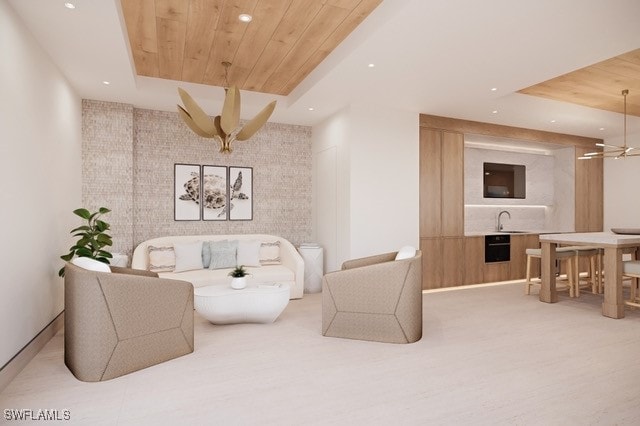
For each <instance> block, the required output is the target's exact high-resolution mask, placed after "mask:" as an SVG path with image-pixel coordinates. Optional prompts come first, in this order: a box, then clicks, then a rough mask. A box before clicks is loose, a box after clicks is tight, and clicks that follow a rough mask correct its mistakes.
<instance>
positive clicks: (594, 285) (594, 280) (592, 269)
mask: <svg viewBox="0 0 640 426" xmlns="http://www.w3.org/2000/svg"><path fill="white" fill-rule="evenodd" d="M596 257H598V255H593V256H589V276H590V278H591V293H593V294H596V293H597V292H598V277H596Z"/></svg>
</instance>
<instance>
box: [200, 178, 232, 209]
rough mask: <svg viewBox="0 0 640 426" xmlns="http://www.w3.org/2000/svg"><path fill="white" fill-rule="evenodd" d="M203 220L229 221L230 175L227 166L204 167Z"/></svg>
mask: <svg viewBox="0 0 640 426" xmlns="http://www.w3.org/2000/svg"><path fill="white" fill-rule="evenodd" d="M201 197H202V203H201V205H202V220H222V221H224V220H227V218H228V216H229V209H227V206H228V205H229V173H228V170H227V167H226V166H208V165H204V166H202V192H201Z"/></svg>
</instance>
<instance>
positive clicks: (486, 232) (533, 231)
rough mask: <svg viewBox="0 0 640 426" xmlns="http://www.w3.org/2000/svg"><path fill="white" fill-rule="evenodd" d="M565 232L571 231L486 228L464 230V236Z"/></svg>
mask: <svg viewBox="0 0 640 426" xmlns="http://www.w3.org/2000/svg"><path fill="white" fill-rule="evenodd" d="M567 232H571V231H556V230H553V231H550V230H547V229H545V230H520V229H519V230H515V231H512V230H509V229H505V230H502V231H495V230H488V231H473V232H465V233H464V236H465V237H484V236H485V235H505V234H509V235H531V234H535V235H541V234H561V233H567Z"/></svg>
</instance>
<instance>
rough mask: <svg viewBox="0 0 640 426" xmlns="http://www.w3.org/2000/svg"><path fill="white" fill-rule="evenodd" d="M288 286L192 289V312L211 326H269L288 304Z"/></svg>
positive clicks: (264, 285) (254, 285) (225, 286)
mask: <svg viewBox="0 0 640 426" xmlns="http://www.w3.org/2000/svg"><path fill="white" fill-rule="evenodd" d="M289 294H290V293H289V284H285V283H274V284H248V285H247V287H245V288H243V289H241V290H235V289H233V288H231V287H230V285H226V284H225V285H211V286H205V287H197V288H195V289H194V290H193V295H194V307H195V309H196V311H197V312H198V313H199V314H200V315H202V316H203V317H205V318H206V319H208V320H209V321H210V322H212V323H213V324H236V323H242V322H257V323H270V322H273V321H275V320H276V318H278V316H279V315H280V314H281V313H282V311H283V310H284V308H285V307H286V306H287V304H288V303H289Z"/></svg>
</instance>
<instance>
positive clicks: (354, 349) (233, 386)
mask: <svg viewBox="0 0 640 426" xmlns="http://www.w3.org/2000/svg"><path fill="white" fill-rule="evenodd" d="M534 292H535V291H534ZM423 297H424V333H423V338H422V340H420V341H419V342H417V343H414V344H408V345H395V344H382V343H373V342H363V341H356V340H346V339H335V338H328V337H323V336H322V335H321V333H320V326H321V295H320V294H311V295H305V297H304V299H302V300H295V301H291V302H290V303H289V306H288V307H287V309H286V310H285V312H284V313H283V314H282V316H281V317H280V318H279V319H278V320H277V321H276V322H275V323H273V324H267V325H265V324H238V325H228V326H214V325H212V324H210V323H208V322H206V321H205V320H203V319H202V318H201V317H199V316H198V315H197V314H196V325H195V333H196V334H195V336H196V343H195V345H196V349H195V352H194V353H193V354H190V355H187V356H184V357H181V358H178V359H175V360H172V361H169V362H166V363H163V364H160V365H157V366H154V367H150V368H147V369H145V370H142V371H139V372H135V373H133V374H130V375H127V376H124V377H121V378H117V379H114V380H111V381H107V382H102V383H83V382H80V381H78V380H76V379H75V378H74V377H73V376H72V374H71V373H70V372H69V371H68V370H67V368H66V367H65V365H64V363H63V338H64V336H63V332H60V333H58V334H57V335H56V336H55V337H54V338H53V339H52V340H51V341H50V342H49V343H48V344H47V345H46V346H45V348H44V349H43V350H42V351H41V352H40V353H39V354H38V355H37V356H36V357H35V358H34V359H33V360H32V361H31V362H30V364H29V365H28V366H27V367H26V368H25V369H24V370H23V371H22V372H21V373H20V374H19V375H18V377H17V378H16V379H15V380H13V382H12V383H11V384H9V386H8V387H7V388H6V389H5V390H4V391H3V392H2V393H1V394H0V411H1V410H4V409H7V408H31V409H39V408H48V409H52V408H55V409H60V410H62V409H69V410H70V413H71V421H70V422H57V423H60V424H86V425H175V424H181V425H205V424H206V425H208V424H212V425H227V424H246V425H253V424H256V425H287V424H291V425H308V424H350V425H354V424H355V425H359V424H367V425H371V424H421V425H424V424H429V425H433V424H442V425H467V424H468V425H471V424H473V425H484V424H486V425H501V424H506V425H510V424H517V425H528V424H532V425H588V424H601V425H613V424H617V425H637V424H640V361H639V356H640V311H638V310H631V309H627V311H626V314H627V317H626V318H624V319H621V320H613V319H609V318H605V317H603V316H602V315H601V314H600V303H601V296H596V295H592V294H589V293H584V294H583V295H582V296H581V297H580V298H579V299H569V298H568V297H567V296H566V295H564V294H561V296H560V302H559V303H557V304H546V303H541V302H539V301H538V298H537V295H535V296H534V295H531V296H525V295H524V294H523V284H522V283H519V284H508V285H499V286H492V287H480V288H469V289H463V290H456V291H446V292H433V293H427V294H425V295H424V296H423ZM1 414H2V413H1V412H0V415H1ZM12 424H18V422H12ZM28 424H32V423H31V422H28Z"/></svg>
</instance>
